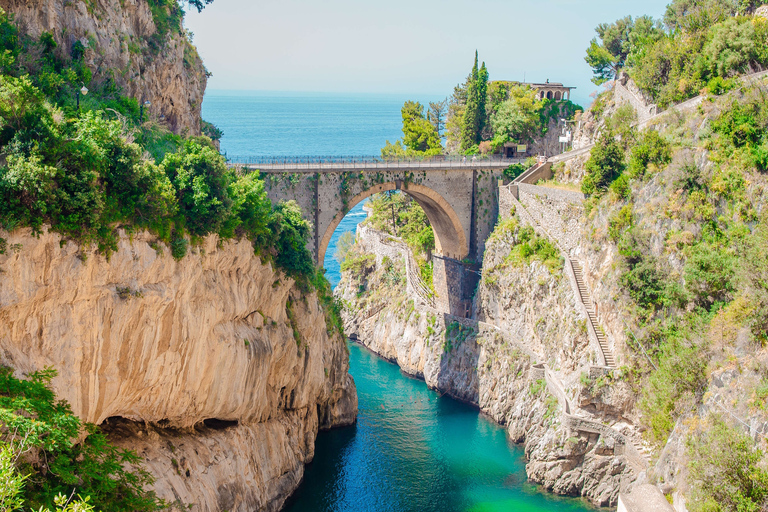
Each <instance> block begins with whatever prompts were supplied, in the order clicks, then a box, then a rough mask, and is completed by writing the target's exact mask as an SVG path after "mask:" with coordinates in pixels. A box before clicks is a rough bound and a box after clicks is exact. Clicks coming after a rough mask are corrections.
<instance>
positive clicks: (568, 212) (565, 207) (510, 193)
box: [499, 183, 584, 256]
mask: <svg viewBox="0 0 768 512" xmlns="http://www.w3.org/2000/svg"><path fill="white" fill-rule="evenodd" d="M517 201H519V202H520V204H522V205H523V206H524V207H525V208H526V210H527V212H528V213H529V214H530V215H531V217H532V218H533V220H535V221H536V223H538V224H539V225H541V227H543V228H544V230H545V232H546V235H547V236H548V237H550V238H552V239H554V240H555V241H556V242H557V243H558V244H559V245H560V247H561V248H562V249H563V250H565V251H567V253H568V254H571V253H572V252H573V251H575V250H576V249H577V248H578V247H579V240H580V235H581V224H580V218H581V216H582V215H583V213H584V209H583V207H582V205H581V203H582V202H583V201H584V194H582V193H581V192H575V191H571V190H563V189H556V188H550V187H540V186H537V185H528V184H525V183H511V184H509V185H505V186H500V187H499V214H500V216H501V218H502V219H504V220H506V219H508V218H509V217H510V216H511V215H512V212H513V211H514V210H515V203H516V202H517ZM566 256H567V254H566Z"/></svg>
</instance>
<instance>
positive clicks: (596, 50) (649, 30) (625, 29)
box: [584, 16, 663, 85]
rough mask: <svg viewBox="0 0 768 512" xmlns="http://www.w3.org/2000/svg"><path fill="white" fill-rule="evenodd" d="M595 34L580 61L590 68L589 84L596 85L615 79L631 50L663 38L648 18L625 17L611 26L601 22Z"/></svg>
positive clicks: (656, 26)
mask: <svg viewBox="0 0 768 512" xmlns="http://www.w3.org/2000/svg"><path fill="white" fill-rule="evenodd" d="M595 32H597V35H598V37H596V38H594V39H592V41H590V43H589V48H587V56H586V57H585V58H584V60H585V61H586V62H587V64H589V67H591V68H592V72H593V74H594V77H593V78H592V82H593V83H595V84H596V85H601V84H603V83H605V82H607V81H608V80H612V79H613V78H614V77H616V76H617V75H618V74H619V71H620V70H621V69H622V68H623V67H624V65H625V63H626V61H627V58H628V57H629V56H630V54H631V53H632V51H633V50H634V49H635V48H637V47H639V46H641V45H644V44H646V43H647V42H648V41H649V40H652V39H657V38H660V37H661V36H662V35H663V33H662V32H661V30H660V27H659V26H658V23H656V22H655V21H653V18H651V17H650V16H641V17H640V18H637V19H636V20H635V19H633V18H632V16H627V17H625V18H621V19H619V20H616V21H614V22H613V23H601V24H600V25H598V26H597V28H595Z"/></svg>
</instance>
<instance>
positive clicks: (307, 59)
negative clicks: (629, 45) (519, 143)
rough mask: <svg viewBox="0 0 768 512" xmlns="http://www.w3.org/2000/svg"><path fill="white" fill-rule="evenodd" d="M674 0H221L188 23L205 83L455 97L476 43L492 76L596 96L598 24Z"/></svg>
mask: <svg viewBox="0 0 768 512" xmlns="http://www.w3.org/2000/svg"><path fill="white" fill-rule="evenodd" d="M667 3H668V0H643V1H638V0H634V1H630V0H388V1H378V2H371V1H367V0H322V1H320V0H256V1H254V0H214V2H213V4H211V5H209V6H208V7H207V8H206V9H205V10H204V11H203V12H202V13H200V14H198V13H197V12H196V11H191V12H189V13H188V14H187V17H186V26H187V28H188V29H189V30H191V31H192V32H193V33H194V43H195V45H196V46H197V48H198V50H199V52H200V55H201V56H202V58H203V61H204V62H205V65H206V67H207V68H208V70H209V71H210V72H211V73H213V76H212V77H211V78H210V80H209V82H208V89H209V90H253V91H288V92H289V91H297V92H298V91H300V92H335V93H392V94H398V95H413V96H414V97H418V96H430V97H432V96H448V95H450V94H451V93H452V92H453V87H454V86H455V85H456V84H457V83H459V82H463V81H464V79H465V78H466V76H467V74H468V73H469V71H470V69H471V68H472V63H473V59H474V52H475V50H477V51H478V52H479V54H480V60H481V61H485V63H486V66H487V67H488V71H489V75H490V79H491V80H520V81H522V80H523V79H525V80H526V81H528V82H544V81H546V80H547V79H549V80H551V81H552V82H563V83H564V84H565V85H569V86H574V87H576V88H577V89H576V90H575V91H573V92H572V97H571V99H572V100H574V101H576V102H577V103H580V104H582V105H584V106H586V105H588V104H589V103H590V102H591V100H590V97H589V96H590V94H591V93H592V92H593V91H595V90H596V89H597V87H596V86H595V85H594V84H592V83H591V82H590V78H591V77H592V73H591V70H590V68H589V66H587V64H586V63H585V62H584V54H585V50H586V48H587V46H589V41H590V40H591V39H592V38H593V37H594V35H595V33H594V28H595V26H597V25H598V24H599V23H603V22H611V21H614V20H616V19H617V18H621V17H623V16H626V15H628V14H630V15H633V16H639V15H642V14H649V15H651V16H654V17H657V18H658V17H661V15H662V14H663V13H664V9H665V6H666V4H667Z"/></svg>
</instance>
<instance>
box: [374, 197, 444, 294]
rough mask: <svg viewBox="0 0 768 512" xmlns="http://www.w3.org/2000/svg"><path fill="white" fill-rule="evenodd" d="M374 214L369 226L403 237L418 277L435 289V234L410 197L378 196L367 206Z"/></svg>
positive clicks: (423, 214) (422, 211)
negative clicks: (410, 252)
mask: <svg viewBox="0 0 768 512" xmlns="http://www.w3.org/2000/svg"><path fill="white" fill-rule="evenodd" d="M368 207H369V208H371V210H372V213H371V215H370V217H369V218H368V219H366V221H365V222H366V223H367V224H368V225H370V226H371V227H373V228H374V229H377V230H379V231H384V232H385V233H390V234H391V235H394V236H398V237H401V238H402V239H403V241H405V243H406V244H407V245H408V247H410V248H411V251H412V252H413V256H414V258H415V260H416V263H417V264H418V265H419V273H420V274H421V277H422V279H423V280H424V282H425V283H426V284H427V286H432V261H431V259H432V251H434V250H435V232H434V230H433V229H432V226H431V225H430V223H429V219H428V218H427V214H426V213H424V210H423V209H422V208H421V206H419V204H418V203H417V202H416V201H415V200H414V199H412V198H411V197H410V196H408V195H407V194H403V193H391V192H388V193H383V194H375V195H374V196H372V197H371V199H370V201H369V202H368Z"/></svg>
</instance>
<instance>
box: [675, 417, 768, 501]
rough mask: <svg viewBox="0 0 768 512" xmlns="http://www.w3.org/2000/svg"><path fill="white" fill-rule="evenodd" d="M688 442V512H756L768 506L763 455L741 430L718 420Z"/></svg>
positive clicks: (767, 488) (712, 418) (711, 419)
mask: <svg viewBox="0 0 768 512" xmlns="http://www.w3.org/2000/svg"><path fill="white" fill-rule="evenodd" d="M708 423H709V425H707V428H706V429H704V430H703V431H701V432H699V433H697V434H695V435H692V436H691V437H689V438H688V440H687V443H686V444H687V448H688V450H687V451H688V457H689V462H688V469H689V471H690V475H691V480H692V482H691V483H692V485H691V487H692V492H691V498H692V499H691V500H690V502H689V503H688V504H687V506H688V509H689V510H690V511H691V512H705V511H706V512H710V511H713V512H714V511H717V512H721V511H722V512H758V511H760V510H765V508H766V506H768V471H766V470H765V468H763V467H762V464H761V461H762V458H763V452H762V451H761V450H760V449H759V448H757V447H756V446H755V444H754V442H753V441H752V439H750V438H749V436H747V435H745V434H743V433H742V432H741V431H740V430H738V429H734V428H730V427H728V425H726V424H725V422H724V421H723V420H722V419H721V418H719V417H717V416H714V415H713V416H711V417H710V418H709V422H708Z"/></svg>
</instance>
